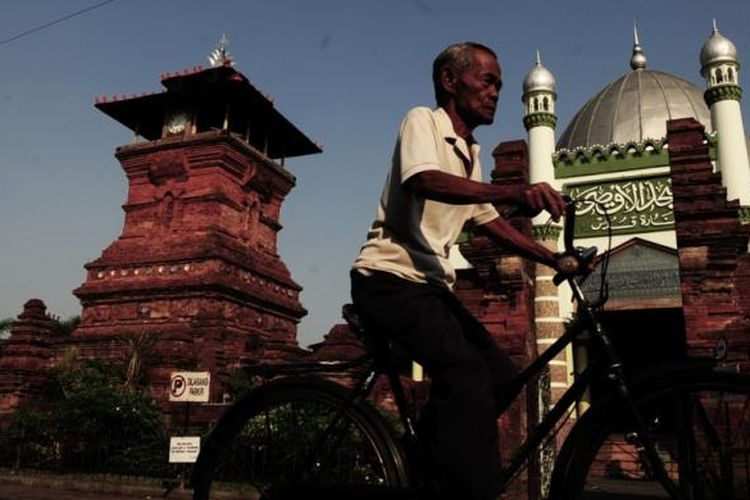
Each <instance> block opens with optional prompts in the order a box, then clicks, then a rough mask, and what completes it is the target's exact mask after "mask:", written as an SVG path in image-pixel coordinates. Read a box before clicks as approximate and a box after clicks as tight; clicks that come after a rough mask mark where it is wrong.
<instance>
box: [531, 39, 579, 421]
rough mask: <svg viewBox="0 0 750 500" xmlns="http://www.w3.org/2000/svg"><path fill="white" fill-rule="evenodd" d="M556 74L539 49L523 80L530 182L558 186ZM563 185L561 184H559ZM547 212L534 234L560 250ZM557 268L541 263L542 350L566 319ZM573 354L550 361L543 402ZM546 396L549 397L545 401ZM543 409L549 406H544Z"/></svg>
mask: <svg viewBox="0 0 750 500" xmlns="http://www.w3.org/2000/svg"><path fill="white" fill-rule="evenodd" d="M556 99H557V94H556V93H555V77H554V76H553V75H552V73H551V72H550V71H549V70H548V69H547V68H545V67H544V66H542V61H541V58H540V57H539V51H537V53H536V64H534V67H533V68H532V69H531V71H529V73H528V74H527V75H526V78H524V81H523V96H522V101H523V104H524V118H523V124H524V126H525V127H526V130H527V131H528V133H529V137H528V141H529V182H531V183H536V182H547V183H549V184H550V185H552V186H556V185H557V184H556V181H555V172H554V167H553V165H552V155H553V153H554V152H555V125H556V124H557V115H555V100H556ZM558 187H559V186H558ZM546 219H547V217H546V215H538V216H537V217H535V218H534V220H533V222H534V237H535V238H536V239H537V241H539V242H540V243H542V244H543V245H545V246H546V247H548V248H549V249H551V250H552V251H554V252H556V251H557V250H558V240H559V236H560V226H559V225H557V224H551V225H545V222H546ZM554 274H555V273H554V271H553V270H552V269H550V268H549V267H547V266H543V265H541V264H537V266H536V287H535V297H534V322H535V327H536V335H537V349H538V352H540V353H541V352H543V351H544V350H545V349H547V347H549V345H551V344H552V343H553V342H554V341H555V340H557V339H558V338H559V337H560V336H561V335H562V334H563V332H564V330H565V329H564V326H563V320H562V318H561V317H560V301H559V297H558V292H557V287H556V286H555V285H554V283H552V278H553V276H554ZM569 359H570V358H569V355H568V353H566V352H563V353H562V354H560V355H559V356H558V358H557V359H554V360H552V362H551V363H550V367H551V368H550V384H549V393H548V394H549V396H551V397H545V396H544V394H543V395H542V398H541V400H542V404H543V405H544V404H547V405H551V404H554V403H555V402H556V401H557V399H558V398H559V396H560V395H562V393H563V392H565V389H567V387H568V382H569V373H570V372H571V371H572V369H571V366H570V364H569V362H568V360H569ZM545 400H546V401H545ZM542 411H543V413H545V412H546V409H545V408H543V409H542Z"/></svg>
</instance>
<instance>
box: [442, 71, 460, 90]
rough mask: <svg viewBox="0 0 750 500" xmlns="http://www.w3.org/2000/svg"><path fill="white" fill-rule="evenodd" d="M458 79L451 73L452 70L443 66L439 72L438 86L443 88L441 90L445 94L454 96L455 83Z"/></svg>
mask: <svg viewBox="0 0 750 500" xmlns="http://www.w3.org/2000/svg"><path fill="white" fill-rule="evenodd" d="M457 81H458V77H457V76H456V73H455V72H454V71H453V68H450V67H448V66H444V67H443V69H442V70H441V71H440V84H441V85H442V86H443V90H444V91H445V93H446V94H449V95H455V93H456V82H457Z"/></svg>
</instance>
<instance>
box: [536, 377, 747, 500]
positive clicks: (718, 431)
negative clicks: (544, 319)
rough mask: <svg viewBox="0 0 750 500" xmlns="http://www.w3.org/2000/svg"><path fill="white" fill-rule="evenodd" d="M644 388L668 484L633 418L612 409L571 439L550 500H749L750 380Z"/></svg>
mask: <svg viewBox="0 0 750 500" xmlns="http://www.w3.org/2000/svg"><path fill="white" fill-rule="evenodd" d="M640 387H642V389H640V390H638V391H636V394H637V396H636V397H637V407H638V410H639V412H640V413H641V416H642V417H643V419H644V420H645V422H646V425H647V427H648V438H649V439H650V441H651V442H652V443H653V444H654V445H655V447H656V451H657V454H658V456H659V461H660V462H661V463H662V464H663V465H664V468H665V469H666V473H667V476H668V477H669V480H668V481H664V480H659V479H658V475H657V474H656V473H655V469H654V465H653V464H652V463H650V461H649V460H648V459H647V456H646V452H645V448H644V442H643V440H642V439H640V438H639V436H638V435H637V433H636V432H635V431H636V428H635V425H634V424H633V423H632V417H631V416H630V412H629V411H628V410H627V408H626V407H625V406H624V405H623V404H622V403H621V402H619V403H612V404H609V405H603V406H602V407H594V408H592V409H591V410H589V411H588V412H587V413H586V414H585V415H584V416H583V417H582V418H581V420H580V421H579V423H578V425H576V427H575V428H574V429H573V431H572V432H571V434H570V436H569V437H568V439H567V440H566V442H565V445H564V446H563V449H562V450H561V452H560V455H559V457H558V461H557V463H556V465H555V471H554V474H553V479H552V485H551V488H552V493H553V494H552V495H551V496H550V498H551V499H565V500H584V499H585V500H594V499H599V498H601V499H604V498H673V497H676V498H683V499H690V500H697V499H700V500H732V499H745V500H747V499H750V479H749V478H750V377H747V376H742V375H739V374H736V373H726V372H715V371H700V372H693V373H682V374H680V376H678V377H675V378H672V379H671V380H663V379H658V380H652V381H650V382H646V383H644V384H642V385H641V386H640ZM646 388H648V389H646ZM667 482H668V484H667V485H665V484H664V483H667ZM670 488H674V490H675V491H677V492H679V494H675V495H673V496H670V494H669V493H668V490H669V489H670Z"/></svg>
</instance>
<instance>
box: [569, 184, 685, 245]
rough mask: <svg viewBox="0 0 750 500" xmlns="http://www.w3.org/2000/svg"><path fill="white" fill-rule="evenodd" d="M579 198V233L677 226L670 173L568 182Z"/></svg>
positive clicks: (656, 229) (592, 233) (627, 231)
mask: <svg viewBox="0 0 750 500" xmlns="http://www.w3.org/2000/svg"><path fill="white" fill-rule="evenodd" d="M565 192H566V194H568V195H569V196H571V197H572V198H574V199H576V200H588V201H590V202H591V203H582V204H580V205H579V206H578V208H577V209H576V237H586V236H603V235H606V234H607V229H608V228H609V227H610V226H611V228H612V233H614V234H623V233H641V232H650V231H663V230H665V229H672V228H673V227H674V212H673V205H672V184H671V181H670V178H669V176H666V175H663V176H657V177H641V178H638V179H632V180H630V179H628V180H618V181H613V182H597V183H586V184H576V185H567V186H565Z"/></svg>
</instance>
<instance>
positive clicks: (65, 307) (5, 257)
mask: <svg viewBox="0 0 750 500" xmlns="http://www.w3.org/2000/svg"><path fill="white" fill-rule="evenodd" d="M98 3H101V0H65V1H61V0H3V1H2V3H0V8H1V9H2V12H1V13H0V68H2V69H0V235H2V243H0V319H2V318H6V317H15V316H17V315H18V314H19V313H20V312H21V311H22V307H23V304H24V303H25V302H26V301H27V300H28V299H29V298H32V297H36V298H40V299H42V300H43V301H44V302H45V303H46V304H47V306H48V309H49V311H50V312H51V313H52V314H54V315H57V316H60V317H62V318H67V317H69V316H72V315H75V314H79V313H80V310H81V309H80V304H79V302H78V300H77V299H76V298H75V297H74V296H73V295H72V293H71V292H72V290H73V289H74V288H76V287H78V286H79V285H80V284H82V283H83V281H84V268H83V266H84V264H85V263H86V262H90V261H92V260H94V259H96V258H98V257H99V256H100V255H101V252H102V250H103V249H104V248H105V247H106V246H108V245H109V244H110V242H112V241H113V240H114V239H116V238H117V237H118V236H119V235H120V232H121V230H122V224H123V220H124V213H123V211H122V204H123V203H124V202H125V195H126V188H127V183H126V179H125V176H124V174H123V171H122V169H121V167H120V165H119V164H118V162H117V160H116V159H115V158H114V156H113V155H114V151H115V148H116V147H117V146H118V145H123V144H128V143H130V141H131V137H132V135H131V133H130V131H129V130H127V129H126V128H125V127H123V126H122V125H120V124H119V123H117V122H115V121H114V120H112V119H110V118H109V117H107V116H106V115H104V114H103V113H101V112H99V111H98V110H96V109H95V108H94V100H95V98H96V97H97V96H102V95H107V96H112V95H122V94H139V93H141V92H146V91H159V90H161V86H160V83H159V79H160V75H161V74H162V73H164V72H168V71H171V72H174V71H179V70H183V69H186V68H192V67H193V66H196V65H203V66H208V60H207V58H206V56H207V54H208V53H209V52H210V51H211V50H212V49H213V48H214V47H215V45H216V43H217V42H218V41H219V39H220V38H221V36H222V34H226V35H227V37H228V38H229V40H230V42H231V45H230V46H229V51H230V53H231V55H232V56H233V57H234V60H235V63H236V66H235V67H236V68H237V69H238V70H239V71H241V72H242V73H244V74H245V75H246V76H247V77H248V78H249V79H250V81H251V82H253V83H254V84H255V85H256V86H257V87H259V88H260V89H261V90H262V91H263V92H265V93H266V94H270V95H271V96H272V97H273V98H274V102H275V106H276V108H277V109H278V110H279V111H280V112H281V113H283V114H284V115H285V116H286V117H287V118H288V119H289V120H290V121H291V122H293V123H294V124H295V125H296V126H297V127H298V128H299V129H300V130H302V131H303V132H304V133H305V134H306V135H308V137H310V138H312V139H313V140H314V141H316V142H318V143H320V144H322V145H323V147H324V152H323V153H322V154H319V155H313V156H309V157H300V158H292V159H289V160H287V162H286V168H288V169H289V170H290V171H291V172H292V173H293V174H294V175H295V176H296V178H297V185H296V187H295V188H294V189H293V190H292V192H291V193H290V194H289V196H288V197H287V200H286V202H285V203H284V205H283V207H282V214H281V223H282V225H283V230H282V231H281V233H280V235H279V253H280V255H281V257H282V258H283V260H284V261H285V262H286V264H287V266H288V267H289V269H290V271H291V273H292V277H293V279H294V280H295V281H296V282H297V283H299V284H300V285H301V286H302V287H303V288H304V290H303V293H302V296H301V301H302V303H303V305H304V306H305V307H306V308H307V310H308V315H307V316H306V317H305V318H304V319H303V320H302V322H301V323H300V325H299V328H298V338H299V341H300V344H301V345H303V346H304V345H309V344H310V343H313V342H317V341H319V340H321V339H322V337H323V335H324V334H325V333H327V332H328V331H329V330H330V328H331V327H332V326H333V325H334V324H335V323H337V322H340V310H341V305H342V304H343V303H345V302H347V301H348V300H349V281H348V271H349V268H350V266H351V263H352V262H353V260H354V258H355V257H356V255H357V253H358V250H359V247H360V245H361V244H362V242H363V239H364V236H365V233H366V230H367V228H368V226H369V224H370V222H371V220H372V217H373V215H374V213H375V207H376V202H377V198H378V196H379V193H380V190H381V187H382V183H383V181H384V178H385V174H386V171H387V168H388V161H389V158H390V155H391V152H392V148H393V142H394V139H395V135H396V132H397V130H398V124H399V121H400V119H401V117H402V116H403V115H404V113H405V112H406V111H407V110H408V109H409V108H410V107H412V106H418V105H426V106H433V104H434V101H433V92H432V83H431V80H430V72H431V64H432V60H433V59H434V57H435V56H436V55H437V54H438V53H439V52H440V51H441V50H442V49H443V48H444V47H446V46H447V45H449V44H451V43H454V42H459V41H465V40H472V41H477V42H481V43H484V44H486V45H488V46H490V47H492V48H493V49H495V50H496V51H497V53H498V55H499V59H500V63H501V66H502V68H503V76H504V82H505V87H504V88H503V91H502V94H501V97H500V106H499V109H498V113H497V116H496V120H495V123H494V124H493V125H491V126H487V127H483V128H481V129H478V130H477V133H476V134H475V135H476V137H477V139H478V140H479V142H480V143H481V144H482V145H483V153H482V163H483V167H484V172H485V178H489V171H490V170H491V168H492V158H491V151H492V149H493V148H494V147H495V146H496V145H497V144H498V143H500V142H502V141H507V140H514V139H523V138H525V136H526V132H525V130H524V128H523V125H522V106H521V83H522V81H523V78H524V76H525V74H526V73H527V72H528V71H529V70H530V69H531V67H532V66H533V63H534V58H535V51H536V50H537V49H539V50H540V52H541V57H542V62H543V63H544V65H545V66H546V67H547V68H548V69H549V70H550V71H552V73H553V74H554V75H555V78H556V80H557V94H558V100H557V114H558V117H559V120H558V126H557V136H558V137H559V135H560V134H561V133H562V131H563V130H564V128H565V127H566V126H567V124H568V123H569V122H570V120H571V119H572V117H573V116H574V115H575V113H576V111H577V110H578V109H579V108H580V107H581V106H582V105H583V104H584V103H585V102H586V101H587V100H588V99H589V98H591V97H593V95H594V94H596V93H597V92H598V91H599V90H601V89H602V88H603V87H604V86H605V85H606V84H608V83H610V82H611V81H613V80H615V79H616V78H618V77H620V76H622V75H623V74H624V73H626V72H628V71H630V68H629V66H628V64H629V61H630V55H631V50H632V44H633V23H634V21H635V22H636V23H637V26H638V30H639V34H640V41H641V45H642V46H643V48H644V51H645V53H646V56H647V58H648V67H649V68H650V69H658V70H661V71H665V72H667V73H672V74H674V75H677V76H680V77H682V78H685V79H687V80H689V81H691V82H693V83H695V84H696V85H698V86H700V87H701V88H703V86H704V85H703V80H702V78H701V77H700V75H699V69H700V67H699V63H698V54H699V52H700V49H701V47H702V45H703V44H704V43H705V41H706V40H707V38H708V36H709V34H710V29H711V20H712V19H713V18H716V20H717V23H718V26H719V30H720V31H721V32H722V33H723V34H724V35H725V36H727V37H728V38H729V39H731V40H732V41H733V42H734V43H735V45H736V46H737V49H738V51H739V55H740V59H741V60H743V56H744V58H747V59H748V60H750V30H748V29H747V24H748V22H749V21H750V2H748V1H747V0H731V1H730V0H726V1H724V0H713V1H711V2H708V1H695V0H647V1H644V0H631V1H627V2H623V1H614V0H557V1H553V0H548V1H542V0H526V1H520V0H519V1H510V0H504V1H503V0H462V1H461V2H457V1H454V2H449V1H447V0H315V1H310V0H274V1H270V0H266V1H261V0H214V1H210V2H209V1H205V0H204V1H200V0H114V1H112V2H109V3H107V4H106V5H103V6H101V7H99V8H96V9H93V10H90V11H88V12H86V13H84V14H81V15H78V16H75V17H71V18H69V19H67V20H65V21H63V22H59V23H56V24H53V25H51V26H49V27H47V28H45V29H41V30H39V31H36V32H34V33H31V34H28V35H26V36H22V37H20V38H17V39H15V40H13V41H8V42H3V40H8V39H10V38H12V37H14V36H16V35H18V34H21V33H23V32H26V31H28V30H32V29H34V28H36V27H39V26H42V25H45V24H47V23H50V22H51V21H54V20H57V19H60V18H63V17H65V16H68V15H70V14H71V13H74V12H77V11H80V10H82V9H86V8H89V7H92V6H94V5H96V4H98ZM749 81H750V74H748V70H747V68H746V67H742V68H741V70H740V83H741V84H742V83H744V82H749ZM749 100H750V97H746V98H745V99H744V101H743V103H742V108H743V114H744V116H745V117H746V120H747V117H748V116H750V115H749V114H748V111H750V108H749V106H750V104H748V101H749Z"/></svg>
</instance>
